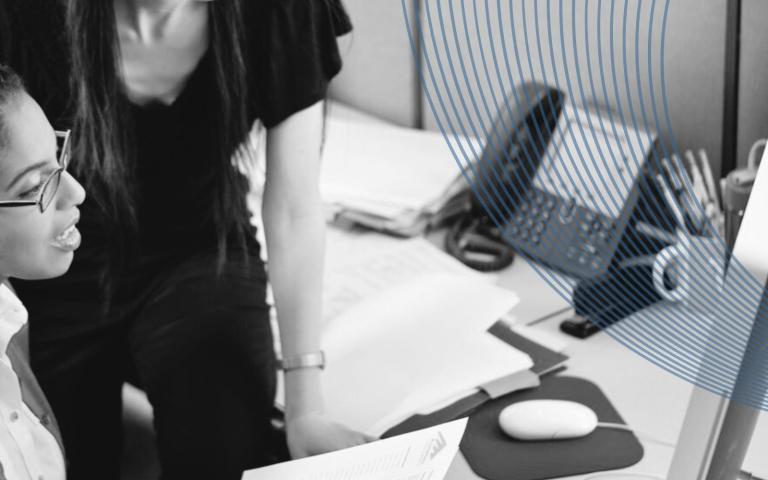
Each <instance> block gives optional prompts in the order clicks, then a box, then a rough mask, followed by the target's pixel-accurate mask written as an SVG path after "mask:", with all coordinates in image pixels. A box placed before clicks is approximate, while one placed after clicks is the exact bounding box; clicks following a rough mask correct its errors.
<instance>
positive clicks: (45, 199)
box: [40, 169, 64, 211]
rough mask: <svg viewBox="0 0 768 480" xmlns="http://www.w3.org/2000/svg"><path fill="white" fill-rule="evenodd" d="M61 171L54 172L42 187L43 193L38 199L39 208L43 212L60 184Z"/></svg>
mask: <svg viewBox="0 0 768 480" xmlns="http://www.w3.org/2000/svg"><path fill="white" fill-rule="evenodd" d="M63 172H64V170H63V169H59V170H56V172H54V174H53V175H51V177H50V178H49V179H48V181H47V182H45V185H43V193H42V196H41V197H40V208H41V209H42V210H43V211H45V210H46V209H47V208H48V206H49V205H50V204H51V201H53V198H54V197H55V196H56V192H57V191H58V190H59V184H60V183H61V174H62V173H63Z"/></svg>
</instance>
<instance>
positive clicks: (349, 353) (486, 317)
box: [323, 274, 532, 434]
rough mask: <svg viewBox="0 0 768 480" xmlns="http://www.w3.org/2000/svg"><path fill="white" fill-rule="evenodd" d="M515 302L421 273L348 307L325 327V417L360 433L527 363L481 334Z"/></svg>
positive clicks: (479, 285)
mask: <svg viewBox="0 0 768 480" xmlns="http://www.w3.org/2000/svg"><path fill="white" fill-rule="evenodd" d="M517 302H518V298H517V296H516V295H515V294H514V293H512V292H510V291H509V290H504V289H501V288H499V287H496V286H495V285H492V284H489V283H487V282H484V281H481V280H478V279H476V278H472V277H465V276H461V275H452V274H433V275H420V276H418V277H415V278H413V279H411V280H409V281H406V282H402V283H401V284H398V285H396V286H394V287H392V288H388V289H386V290H385V291H382V292H380V293H379V294H378V295H376V296H373V297H371V298H368V299H366V301H364V302H362V303H359V304H357V305H355V306H354V307H352V308H350V309H349V310H347V311H346V312H344V313H343V314H342V315H341V316H339V317H338V318H336V319H335V320H333V322H331V324H330V325H328V326H327V330H326V332H325V335H324V337H323V343H324V347H325V351H326V356H327V359H328V365H327V367H326V369H325V371H324V373H323V389H324V396H325V399H326V408H327V413H328V414H329V415H330V416H331V418H334V419H336V420H339V421H341V422H342V423H344V424H346V425H348V426H350V427H351V428H354V429H356V430H359V431H363V432H368V433H371V434H377V433H380V430H379V429H380V428H381V427H382V426H384V425H383V424H382V421H383V420H385V419H388V418H392V419H397V418H401V417H402V416H403V415H405V414H407V413H409V412H410V413H412V412H414V411H416V410H418V409H419V408H420V407H423V406H424V405H432V404H434V403H435V402H437V401H440V400H442V399H445V398H447V397H450V396H453V395H455V394H457V393H458V392H462V391H467V390H468V389H471V388H472V387H476V386H478V385H480V384H483V383H485V382H488V381H491V380H494V379H496V378H499V377H502V376H504V375H508V374H511V373H515V372H518V371H520V370H524V369H528V368H530V367H531V366H532V362H531V358H530V357H529V356H528V355H527V354H525V353H523V352H521V351H519V350H517V349H515V348H512V347H511V346H509V345H508V344H506V343H504V342H502V341H501V340H499V339H497V338H496V337H494V336H493V335H491V334H490V333H488V332H487V331H486V330H487V329H488V328H489V327H490V326H491V325H492V324H493V323H494V322H496V321H497V320H498V319H499V318H501V316H502V315H504V314H505V313H506V312H508V311H509V310H510V309H511V308H512V307H514V306H515V304H516V303H517Z"/></svg>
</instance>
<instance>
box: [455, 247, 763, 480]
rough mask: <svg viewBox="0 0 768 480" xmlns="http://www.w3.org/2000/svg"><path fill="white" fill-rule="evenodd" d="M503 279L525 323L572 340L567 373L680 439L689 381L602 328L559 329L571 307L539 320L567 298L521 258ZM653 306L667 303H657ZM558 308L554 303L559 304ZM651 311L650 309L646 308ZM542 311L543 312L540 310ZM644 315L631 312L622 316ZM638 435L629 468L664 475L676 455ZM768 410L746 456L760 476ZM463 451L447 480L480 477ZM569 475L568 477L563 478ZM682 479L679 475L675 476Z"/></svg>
mask: <svg viewBox="0 0 768 480" xmlns="http://www.w3.org/2000/svg"><path fill="white" fill-rule="evenodd" d="M499 284H501V285H502V286H504V287H507V288H510V289H513V290H515V291H516V292H517V293H518V294H519V295H520V297H521V299H522V300H521V302H520V304H519V305H518V306H517V307H515V309H514V310H513V311H512V314H513V315H514V316H515V317H516V318H517V321H518V322H521V323H526V324H529V323H533V324H534V325H533V328H534V329H535V330H537V331H541V332H546V334H548V335H551V336H552V337H554V338H556V339H559V340H561V341H565V342H568V346H567V347H566V349H565V351H564V353H566V354H567V355H568V356H569V357H570V359H569V360H568V362H567V366H568V369H567V371H566V373H567V374H568V375H572V376H578V377H583V378H586V379H589V380H591V381H592V382H594V383H595V384H597V385H598V386H599V387H600V388H601V389H602V390H603V391H604V392H605V394H606V395H607V396H608V398H609V399H610V400H611V402H613V404H614V405H615V406H616V408H617V410H618V411H619V413H620V414H621V415H622V417H623V418H624V420H625V421H626V422H627V424H628V425H630V426H632V427H634V428H636V429H638V430H640V431H642V432H644V433H647V434H649V435H651V436H653V437H654V439H658V440H663V441H666V442H676V441H677V436H678V434H679V432H680V429H681V427H682V423H683V418H684V416H685V412H686V408H687V406H688V400H689V396H690V394H691V392H692V390H693V387H692V386H691V384H689V383H688V382H686V381H684V380H682V379H680V378H678V377H676V376H674V375H672V374H671V373H668V372H666V371H664V370H663V369H661V368H660V367H658V366H656V365H654V364H652V363H651V362H649V361H648V360H646V359H644V358H642V357H641V356H639V355H638V354H636V353H634V352H633V351H631V350H630V349H629V348H627V347H625V346H624V345H622V344H620V343H619V342H618V341H616V340H615V339H613V338H612V337H611V336H610V335H609V334H608V333H606V332H601V333H598V334H596V335H594V336H592V337H590V338H588V339H586V340H579V339H575V338H573V337H570V336H568V335H565V334H563V333H561V332H560V331H559V324H560V321H562V320H563V319H565V318H567V317H568V316H569V315H570V314H571V312H564V313H561V314H559V315H554V316H551V317H549V318H545V319H544V320H537V319H539V318H540V317H539V316H540V314H541V313H543V312H546V311H551V310H553V308H552V303H553V302H555V303H557V306H558V307H562V306H564V305H566V304H567V303H566V302H565V300H563V299H562V298H560V297H559V296H558V295H557V294H555V293H554V291H553V290H552V289H551V288H550V287H549V286H548V285H547V284H546V282H545V281H544V280H543V279H542V278H541V277H540V276H539V274H538V273H537V272H536V271H535V270H534V268H532V267H531V266H530V265H528V264H527V263H526V262H524V261H523V260H522V259H520V258H518V259H516V260H515V264H514V265H513V266H512V267H510V268H509V269H507V270H505V271H504V272H502V273H501V274H500V277H499ZM651 308H668V307H666V306H657V307H651ZM557 309H559V308H556V309H555V310H557ZM646 313H648V312H646ZM537 315H539V316H537ZM633 321H636V322H637V321H640V318H633V317H630V318H627V319H625V320H623V322H633ZM638 437H639V438H640V441H641V443H642V444H643V447H644V448H645V455H644V457H643V459H642V460H641V461H640V462H639V463H638V464H636V465H634V466H633V467H630V468H628V469H626V470H623V471H626V472H635V473H648V474H654V475H659V476H661V477H664V476H665V475H666V473H667V470H668V468H669V465H670V463H671V461H672V457H673V454H674V451H673V449H672V448H671V447H669V446H666V445H661V444H659V443H655V442H654V441H653V440H649V439H647V438H644V437H643V436H642V435H639V436H638ZM766 446H768V415H765V414H763V415H762V416H761V421H760V423H759V424H758V427H757V431H756V434H755V436H754V438H753V441H752V445H751V447H750V455H748V457H747V461H746V462H745V468H746V469H747V470H748V471H751V472H753V473H754V474H756V475H758V476H760V477H768V459H767V458H766V457H765V455H764V452H765V447H766ZM586 477H587V476H584V475H582V476H575V477H568V478H567V480H578V479H584V478H586ZM478 478H480V477H478V476H477V475H475V474H474V473H473V472H472V470H471V469H470V468H469V466H468V464H467V463H466V461H465V460H464V458H463V456H462V455H460V454H459V455H457V457H456V459H455V460H454V462H453V464H452V466H451V469H450V471H449V473H448V475H447V476H446V479H447V480H470V479H472V480H474V479H478ZM562 480H566V479H562ZM675 480H678V479H675Z"/></svg>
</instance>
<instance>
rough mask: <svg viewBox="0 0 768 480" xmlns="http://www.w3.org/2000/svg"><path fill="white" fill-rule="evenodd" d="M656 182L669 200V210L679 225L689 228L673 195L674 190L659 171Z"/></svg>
mask: <svg viewBox="0 0 768 480" xmlns="http://www.w3.org/2000/svg"><path fill="white" fill-rule="evenodd" d="M656 183H657V184H658V186H659V188H660V189H661V192H662V194H663V195H664V199H665V200H666V201H667V204H668V206H669V210H670V211H671V212H672V216H673V217H674V219H675V221H676V222H677V226H678V227H679V228H681V229H683V230H687V229H686V227H685V218H683V214H682V213H680V210H679V209H680V205H678V204H677V202H676V201H675V197H674V195H672V192H671V191H670V190H669V187H668V186H667V182H665V181H664V177H662V176H661V174H659V173H657V174H656Z"/></svg>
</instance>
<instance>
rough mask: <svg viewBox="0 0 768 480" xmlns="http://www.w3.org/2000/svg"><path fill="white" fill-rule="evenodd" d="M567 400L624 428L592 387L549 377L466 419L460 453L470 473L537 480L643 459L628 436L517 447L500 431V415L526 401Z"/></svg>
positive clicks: (598, 433)
mask: <svg viewBox="0 0 768 480" xmlns="http://www.w3.org/2000/svg"><path fill="white" fill-rule="evenodd" d="M539 399H553V400H571V401H574V402H579V403H582V404H584V405H586V406H588V407H590V408H591V409H592V410H594V412H595V413H596V414H597V418H598V420H599V421H600V422H611V423H624V421H623V420H622V419H621V416H620V415H619V414H618V412H617V411H616V409H615V408H614V407H613V405H611V402H610V401H609V400H608V399H607V398H606V396H605V395H604V394H603V392H602V391H601V390H600V389H599V388H598V387H597V386H596V385H595V384H593V383H592V382H589V381H587V380H584V379H581V378H575V377H568V376H547V377H544V378H542V382H541V386H540V387H538V388H535V389H532V390H525V391H521V392H515V393H511V394H509V395H505V396H503V397H501V398H497V399H496V400H492V401H490V402H487V403H485V404H484V405H482V406H481V407H479V408H478V409H477V410H476V411H475V412H474V413H473V414H472V415H470V417H469V422H468V424H467V430H466V433H465V434H464V438H463V439H462V441H461V451H462V452H463V453H464V457H465V458H466V459H467V462H468V463H469V465H470V467H471V468H472V470H473V471H474V472H475V473H476V474H477V475H479V476H481V477H483V478H486V479H488V480H541V479H546V478H558V477H567V476H571V475H579V474H587V473H592V472H597V471H602V470H614V469H619V468H625V467H629V466H631V465H634V464H635V463H637V462H639V461H640V460H641V459H642V458H643V447H642V445H640V442H638V440H637V438H636V437H635V435H633V434H632V433H630V432H626V431H621V430H615V429H605V428H598V429H596V430H595V431H594V432H592V433H591V434H589V435H587V436H586V437H582V438H578V439H570V440H547V441H538V442H521V441H517V440H513V439H511V438H509V437H508V436H506V435H505V434H504V432H502V431H501V428H499V424H498V418H499V413H500V412H501V410H502V409H504V407H506V406H508V405H510V404H512V403H515V402H522V401H525V400H539Z"/></svg>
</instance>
